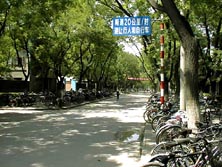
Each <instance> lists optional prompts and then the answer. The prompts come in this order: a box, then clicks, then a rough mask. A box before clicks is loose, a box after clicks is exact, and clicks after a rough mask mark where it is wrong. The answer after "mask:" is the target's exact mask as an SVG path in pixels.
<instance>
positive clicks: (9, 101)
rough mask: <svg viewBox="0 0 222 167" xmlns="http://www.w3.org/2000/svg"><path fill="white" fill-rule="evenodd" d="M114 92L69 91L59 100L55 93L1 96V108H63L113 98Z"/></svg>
mask: <svg viewBox="0 0 222 167" xmlns="http://www.w3.org/2000/svg"><path fill="white" fill-rule="evenodd" d="M111 95H112V92H110V91H108V90H105V91H97V92H93V91H67V92H65V93H64V95H63V96H62V97H61V98H59V97H57V96H56V95H55V94H54V93H52V92H49V91H45V92H40V93H29V92H23V93H20V94H2V95H0V99H1V104H0V106H10V107H27V106H42V105H43V106H46V107H54V106H58V107H63V106H69V105H72V104H76V103H82V102H85V101H92V100H96V99H100V98H103V97H108V96H111Z"/></svg>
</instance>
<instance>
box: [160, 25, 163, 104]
mask: <svg viewBox="0 0 222 167" xmlns="http://www.w3.org/2000/svg"><path fill="white" fill-rule="evenodd" d="M163 30H164V23H160V31H161V35H160V103H161V104H162V105H163V104H164V35H163Z"/></svg>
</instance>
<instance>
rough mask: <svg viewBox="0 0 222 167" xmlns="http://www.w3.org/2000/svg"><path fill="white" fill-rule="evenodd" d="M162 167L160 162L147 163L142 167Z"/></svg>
mask: <svg viewBox="0 0 222 167" xmlns="http://www.w3.org/2000/svg"><path fill="white" fill-rule="evenodd" d="M158 166H159V167H164V164H163V163H161V162H148V163H147V164H146V165H143V166H142V167H158Z"/></svg>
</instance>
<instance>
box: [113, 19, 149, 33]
mask: <svg viewBox="0 0 222 167" xmlns="http://www.w3.org/2000/svg"><path fill="white" fill-rule="evenodd" d="M112 24H113V35H114V36H137V35H151V31H152V27H151V18H150V17H149V16H137V17H116V18H113V19H112Z"/></svg>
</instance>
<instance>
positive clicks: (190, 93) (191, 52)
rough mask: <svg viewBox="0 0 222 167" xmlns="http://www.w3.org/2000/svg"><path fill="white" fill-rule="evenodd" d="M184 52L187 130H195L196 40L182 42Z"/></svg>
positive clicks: (197, 105) (196, 87)
mask: <svg viewBox="0 0 222 167" xmlns="http://www.w3.org/2000/svg"><path fill="white" fill-rule="evenodd" d="M183 47H184V51H185V60H186V61H185V71H184V77H185V88H186V95H185V96H186V111H187V117H188V128H191V129H193V130H194V131H195V130H197V127H196V125H195V122H196V121H199V120H200V113H199V89H198V54H199V53H198V52H199V51H198V42H197V41H196V39H195V38H194V37H193V38H187V40H185V41H184V42H183Z"/></svg>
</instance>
